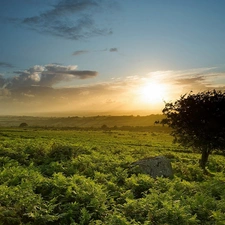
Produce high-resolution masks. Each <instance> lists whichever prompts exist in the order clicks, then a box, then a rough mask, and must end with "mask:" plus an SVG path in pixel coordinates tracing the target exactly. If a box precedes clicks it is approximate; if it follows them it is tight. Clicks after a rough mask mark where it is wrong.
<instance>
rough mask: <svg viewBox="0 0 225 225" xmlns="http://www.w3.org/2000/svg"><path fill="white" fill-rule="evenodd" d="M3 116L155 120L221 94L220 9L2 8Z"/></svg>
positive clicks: (224, 82)
mask: <svg viewBox="0 0 225 225" xmlns="http://www.w3.org/2000/svg"><path fill="white" fill-rule="evenodd" d="M0 27H1V35H0V109H1V110H0V115H50V116H51V115H59V116H60V115H65V116H67V115H68V116H72V115H84V116H86V115H98V114H106V115H120V114H123V115H150V114H156V113H162V109H163V108H164V105H165V102H171V101H175V100H176V99H178V98H179V97H180V96H181V95H183V94H185V93H189V92H190V91H194V92H200V91H206V90H212V89H219V90H225V41H224V40H225V1H224V0H188V1H187V0H122V1H121V0H48V1H46V0H1V7H0Z"/></svg>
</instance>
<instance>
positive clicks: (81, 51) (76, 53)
mask: <svg viewBox="0 0 225 225" xmlns="http://www.w3.org/2000/svg"><path fill="white" fill-rule="evenodd" d="M88 52H89V51H86V50H78V51H75V52H74V53H73V55H74V56H77V55H83V54H86V53H88Z"/></svg>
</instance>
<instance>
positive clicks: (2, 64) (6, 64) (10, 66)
mask: <svg viewBox="0 0 225 225" xmlns="http://www.w3.org/2000/svg"><path fill="white" fill-rule="evenodd" d="M0 67H6V68H13V67H14V66H13V65H12V64H11V63H7V62H0Z"/></svg>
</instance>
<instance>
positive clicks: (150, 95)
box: [139, 82, 166, 104]
mask: <svg viewBox="0 0 225 225" xmlns="http://www.w3.org/2000/svg"><path fill="white" fill-rule="evenodd" d="M139 94H140V99H141V101H143V102H145V103H154V104H156V103H161V102H163V99H164V98H165V94H166V87H165V85H163V84H160V83H157V82H150V83H147V84H144V85H143V86H142V87H140V89H139Z"/></svg>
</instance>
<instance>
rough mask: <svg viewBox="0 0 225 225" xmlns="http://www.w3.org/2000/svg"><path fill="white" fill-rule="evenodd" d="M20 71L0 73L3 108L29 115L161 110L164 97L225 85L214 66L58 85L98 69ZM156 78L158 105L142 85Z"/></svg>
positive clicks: (58, 67) (171, 98) (48, 67)
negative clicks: (12, 74)
mask: <svg viewBox="0 0 225 225" xmlns="http://www.w3.org/2000/svg"><path fill="white" fill-rule="evenodd" d="M15 74H16V75H17V76H15V77H13V78H11V79H8V80H7V79H4V77H3V76H0V83H1V84H5V88H2V89H0V105H1V108H2V110H3V111H1V113H3V112H4V113H5V114H6V113H7V112H9V113H10V112H14V111H15V112H16V113H19V111H21V113H22V112H23V113H24V114H26V113H28V112H43V111H45V112H53V111H61V110H62V111H77V110H78V111H79V110H81V111H82V112H86V113H87V112H89V111H91V110H96V111H97V112H100V111H104V112H109V113H110V112H113V111H118V110H124V111H128V110H131V111H134V110H135V111H138V110H147V111H146V112H147V114H148V113H161V109H162V108H163V107H164V103H163V100H165V101H167V102H169V101H174V100H176V99H178V98H179V97H180V95H182V94H185V93H188V92H190V91H191V90H192V91H203V90H208V89H214V88H216V89H220V90H224V88H225V79H224V77H225V74H224V73H217V72H216V71H214V70H205V72H204V70H202V71H200V70H183V71H155V72H151V73H149V74H146V75H142V76H140V75H139V76H138V75H135V76H128V77H126V78H118V79H116V78H115V79H112V80H109V81H108V82H102V83H94V84H89V85H79V86H76V85H75V86H70V87H67V86H66V85H58V86H57V87H56V86H55V85H56V84H58V83H60V82H64V81H67V80H72V79H88V78H92V77H95V76H96V74H97V72H95V71H86V70H78V69H77V66H74V65H70V66H63V65H56V64H49V65H45V66H34V67H32V68H30V69H27V70H25V71H15ZM218 79H219V83H218V82H217V80H218ZM6 82H8V83H7V84H8V86H7V85H6ZM10 82H11V85H9V83H10ZM151 83H153V84H158V85H162V87H163V88H165V90H164V95H165V96H162V102H161V103H159V104H158V105H157V106H156V105H153V103H151V102H146V101H143V98H145V99H146V96H143V91H141V90H142V88H145V89H146V85H147V86H148V84H151ZM61 84H63V83H61ZM149 87H151V85H150V86H149ZM164 97H165V98H164ZM157 107H158V108H157ZM157 110H158V111H157ZM131 111H130V112H131Z"/></svg>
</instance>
